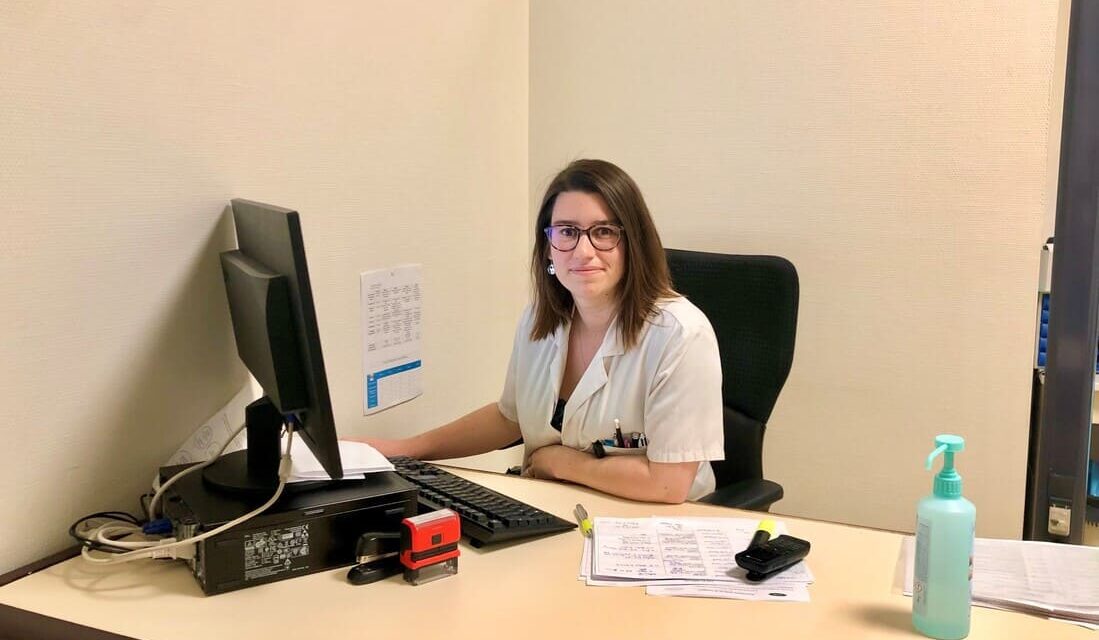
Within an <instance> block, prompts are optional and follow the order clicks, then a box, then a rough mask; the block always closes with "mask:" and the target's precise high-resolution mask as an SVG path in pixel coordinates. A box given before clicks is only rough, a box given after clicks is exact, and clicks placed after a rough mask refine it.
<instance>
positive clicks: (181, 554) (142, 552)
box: [80, 429, 294, 564]
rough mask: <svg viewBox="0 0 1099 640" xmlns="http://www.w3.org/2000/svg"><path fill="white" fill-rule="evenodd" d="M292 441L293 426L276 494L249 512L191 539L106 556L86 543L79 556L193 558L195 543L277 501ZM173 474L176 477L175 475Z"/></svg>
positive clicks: (99, 559) (105, 560) (100, 559)
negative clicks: (98, 553)
mask: <svg viewBox="0 0 1099 640" xmlns="http://www.w3.org/2000/svg"><path fill="white" fill-rule="evenodd" d="M293 441H294V431H293V429H288V433H287V436H286V452H285V453H284V454H283V455H282V458H281V459H280V460H279V484H278V487H277V488H276V489H275V494H274V495H272V496H271V498H270V499H269V500H268V501H267V502H265V503H263V504H262V505H260V506H259V507H256V508H255V509H254V510H252V511H249V512H248V513H246V514H244V515H242V516H240V517H239V518H236V519H235V520H231V521H229V522H226V523H225V524H223V525H221V526H220V527H217V528H215V529H211V530H210V531H206V532H204V533H200V534H199V535H197V536H192V537H190V538H184V539H183V540H176V539H175V538H164V539H162V540H150V541H147V542H132V543H127V544H137V545H143V546H141V547H140V548H136V549H134V550H132V551H125V552H122V553H108V554H106V555H105V556H97V555H94V551H96V550H93V549H91V548H89V546H87V545H85V546H84V548H82V549H81V550H80V555H81V557H83V558H84V559H85V560H87V561H88V562H92V563H95V564H120V563H123V562H130V561H133V560H143V559H146V558H173V559H189V558H193V557H194V555H195V543H196V542H201V541H202V540H205V539H207V538H211V537H213V536H216V535H218V534H220V533H222V532H224V531H228V530H229V529H232V528H233V527H235V526H237V525H238V524H241V523H242V522H245V521H247V520H250V519H252V518H254V517H256V516H258V515H259V514H261V513H263V512H264V511H266V510H267V509H268V508H269V507H270V506H271V505H273V504H275V502H276V501H278V499H279V497H280V496H282V491H283V489H285V488H286V482H287V480H288V479H289V478H290V470H291V462H290V445H291V444H292V443H293ZM176 477H178V476H176ZM173 479H175V477H173ZM165 484H166V485H167V483H165ZM108 526H112V525H108ZM113 527H115V528H121V525H113ZM98 537H99V534H98V533H97V534H96V539H97V540H96V541H97V542H98ZM106 539H107V540H110V544H114V545H117V544H119V543H120V541H117V540H113V539H111V538H110V537H109V536H106ZM100 544H103V543H100Z"/></svg>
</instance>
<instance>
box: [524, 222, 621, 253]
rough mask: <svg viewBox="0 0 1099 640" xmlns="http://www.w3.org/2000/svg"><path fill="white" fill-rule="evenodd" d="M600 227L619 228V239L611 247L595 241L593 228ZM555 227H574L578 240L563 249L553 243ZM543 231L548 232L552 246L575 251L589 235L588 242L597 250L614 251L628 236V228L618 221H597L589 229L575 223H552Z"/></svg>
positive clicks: (547, 237)
mask: <svg viewBox="0 0 1099 640" xmlns="http://www.w3.org/2000/svg"><path fill="white" fill-rule="evenodd" d="M600 227H611V228H613V229H617V230H618V239H617V240H616V241H615V243H614V244H613V245H611V246H609V247H606V248H603V247H600V246H599V245H597V244H596V243H595V238H593V237H592V235H591V232H592V230H594V229H598V228H600ZM554 229H574V230H576V232H577V235H576V242H575V243H574V244H573V245H572V246H571V247H569V248H568V249H562V248H561V247H559V246H557V245H555V244H553V230H554ZM542 233H544V234H546V242H549V244H550V246H551V247H553V248H554V249H557V250H558V251H573V250H575V249H576V247H578V246H580V238H583V237H584V236H588V242H590V243H591V246H592V248H593V249H595V250H596V251H613V250H614V249H616V248H617V247H618V245H620V244H622V238H624V237H626V228H625V227H623V226H622V225H620V224H618V223H615V222H600V223H597V224H593V225H592V226H590V227H588V228H587V229H581V228H580V227H578V226H576V225H574V224H551V225H550V226H548V227H546V228H545V229H542Z"/></svg>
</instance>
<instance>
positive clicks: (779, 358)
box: [667, 249, 799, 487]
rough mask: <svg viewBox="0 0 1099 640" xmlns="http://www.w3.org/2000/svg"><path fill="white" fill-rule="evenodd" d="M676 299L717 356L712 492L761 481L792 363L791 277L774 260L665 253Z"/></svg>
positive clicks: (794, 314)
mask: <svg viewBox="0 0 1099 640" xmlns="http://www.w3.org/2000/svg"><path fill="white" fill-rule="evenodd" d="M667 256H668V267H669V268H670V269H671V274H672V282H673V286H674V288H675V290H676V291H678V292H679V293H681V294H683V295H684V296H686V297H687V299H688V300H690V301H691V302H692V303H694V305H695V306H696V307H698V308H699V309H701V310H702V312H703V313H705V314H706V317H707V318H709V320H710V324H711V325H713V327H714V332H715V333H716V334H717V343H718V349H719V350H720V351H721V371H722V378H723V379H722V388H721V397H722V402H723V404H724V405H725V460H724V461H722V462H715V463H713V467H714V475H715V476H716V480H717V486H718V487H723V486H725V485H727V484H731V483H733V482H738V481H740V480H745V479H757V478H762V477H763V462H762V460H763V433H764V431H765V430H766V427H767V420H768V418H770V417H771V411H772V409H774V406H775V401H776V400H778V396H779V392H780V391H782V386H783V385H784V384H785V383H786V377H787V376H788V375H789V373H790V366H791V364H792V363H793V360H794V338H795V336H796V335H797V321H798V320H797V319H798V295H799V291H798V273H797V270H796V269H795V268H794V265H793V264H791V263H790V261H789V260H786V259H785V258H779V257H777V256H741V255H726V254H720V253H704V252H701V251H683V250H679V249H668V250H667Z"/></svg>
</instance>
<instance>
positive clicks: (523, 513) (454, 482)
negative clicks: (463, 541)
mask: <svg viewBox="0 0 1099 640" xmlns="http://www.w3.org/2000/svg"><path fill="white" fill-rule="evenodd" d="M389 461H390V462H392V463H393V466H394V467H396V471H397V473H398V474H399V475H400V476H401V477H402V478H404V479H405V480H408V481H409V482H411V483H412V484H414V485H416V488H418V489H419V490H420V491H419V494H420V495H419V501H420V508H421V510H422V511H434V510H435V509H452V510H454V511H456V512H457V513H458V515H459V516H460V517H461V519H462V535H465V536H468V537H469V543H470V544H471V545H473V546H474V547H481V546H484V545H486V544H492V543H495V542H503V541H505V540H515V539H518V538H528V537H531V536H540V535H543V534H546V533H557V532H559V531H568V530H569V529H575V528H576V524H574V523H572V522H569V521H568V520H562V519H561V518H558V517H557V516H555V515H553V514H552V513H547V512H545V511H542V510H541V509H539V508H537V507H532V506H530V505H529V504H526V503H525V502H520V501H518V500H516V499H515V498H509V497H508V496H505V495H504V494H502V493H497V492H495V491H493V490H492V489H487V488H485V487H482V486H481V485H479V484H477V483H476V482H471V481H469V480H466V479H465V478H459V477H458V476H456V475H454V474H453V473H449V472H447V471H444V470H442V469H440V468H439V467H436V466H435V465H433V464H431V463H428V462H421V461H419V460H413V459H412V458H405V457H394V458H390V459H389Z"/></svg>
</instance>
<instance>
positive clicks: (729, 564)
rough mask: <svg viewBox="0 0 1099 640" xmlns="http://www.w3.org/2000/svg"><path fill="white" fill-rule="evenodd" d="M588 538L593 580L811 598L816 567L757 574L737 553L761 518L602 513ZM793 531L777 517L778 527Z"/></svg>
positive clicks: (588, 571) (589, 579) (677, 592)
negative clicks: (750, 574) (758, 577)
mask: <svg viewBox="0 0 1099 640" xmlns="http://www.w3.org/2000/svg"><path fill="white" fill-rule="evenodd" d="M594 522H595V528H594V530H593V532H592V537H591V538H590V539H587V540H586V542H585V543H584V556H583V558H582V560H581V563H580V579H581V580H584V581H585V582H586V583H587V584H589V585H594V586H611V587H636V586H644V587H645V588H646V593H648V594H649V595H657V596H695V597H705V598H735V599H738V600H790V601H794V602H808V601H809V584H810V583H812V582H813V575H812V573H810V571H809V567H807V566H806V565H805V563H804V562H799V563H798V564H796V565H794V566H793V567H791V568H790V569H787V570H786V571H784V572H782V573H780V574H778V575H777V576H774V577H772V578H769V579H767V580H764V581H763V582H750V581H748V580H747V578H746V577H745V571H744V570H743V569H741V568H740V567H738V566H736V561H735V560H734V556H735V555H736V554H737V553H739V552H740V551H743V550H744V549H745V548H746V547H747V546H748V543H749V542H750V541H751V539H752V534H754V533H755V531H756V527H757V526H758V524H759V521H758V520H748V519H744V518H661V517H652V518H595V521H594ZM785 532H786V528H785V526H784V525H783V524H782V523H781V522H780V523H776V531H775V534H776V535H779V534H782V533H785Z"/></svg>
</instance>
